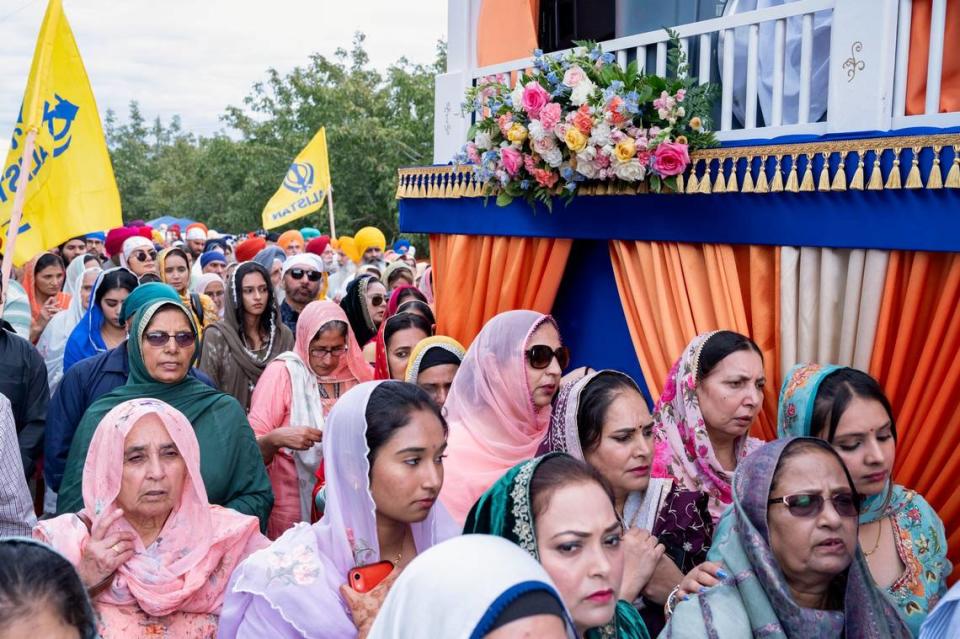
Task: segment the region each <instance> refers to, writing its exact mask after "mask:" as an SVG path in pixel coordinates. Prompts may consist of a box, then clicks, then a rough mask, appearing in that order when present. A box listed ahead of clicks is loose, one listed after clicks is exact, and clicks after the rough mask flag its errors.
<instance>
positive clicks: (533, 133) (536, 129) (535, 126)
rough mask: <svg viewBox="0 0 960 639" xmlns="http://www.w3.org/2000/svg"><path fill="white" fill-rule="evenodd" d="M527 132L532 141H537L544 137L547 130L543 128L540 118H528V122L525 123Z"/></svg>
mask: <svg viewBox="0 0 960 639" xmlns="http://www.w3.org/2000/svg"><path fill="white" fill-rule="evenodd" d="M527 134H528V135H529V136H530V138H531V139H532V140H533V141H534V142H537V141H539V140H542V139H543V138H545V137H546V135H547V132H546V131H544V130H543V124H542V123H541V122H540V120H530V124H528V125H527Z"/></svg>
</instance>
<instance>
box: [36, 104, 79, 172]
mask: <svg viewBox="0 0 960 639" xmlns="http://www.w3.org/2000/svg"><path fill="white" fill-rule="evenodd" d="M53 97H54V99H56V101H57V102H56V104H54V105H53V106H52V107H51V106H50V102H49V101H44V103H43V123H42V124H43V126H45V127H46V128H47V131H49V133H50V135H51V136H52V137H53V142H54V147H53V157H57V156H59V155H60V154H61V153H63V152H64V151H66V150H67V149H68V148H69V147H70V142H71V140H73V136H72V135H70V127H72V126H73V121H74V120H75V119H76V118H77V111H79V110H80V107H78V106H77V105H76V104H73V103H72V102H70V101H69V100H64V99H63V98H61V97H60V96H59V95H56V94H54V96H53Z"/></svg>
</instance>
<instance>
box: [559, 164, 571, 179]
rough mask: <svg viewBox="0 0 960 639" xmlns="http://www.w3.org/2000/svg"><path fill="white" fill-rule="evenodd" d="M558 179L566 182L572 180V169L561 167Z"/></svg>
mask: <svg viewBox="0 0 960 639" xmlns="http://www.w3.org/2000/svg"><path fill="white" fill-rule="evenodd" d="M560 177H562V178H563V179H564V180H567V181H570V180H572V179H573V169H571V168H570V167H569V166H565V167H563V168H562V169H560Z"/></svg>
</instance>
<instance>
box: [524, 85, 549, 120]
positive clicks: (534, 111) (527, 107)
mask: <svg viewBox="0 0 960 639" xmlns="http://www.w3.org/2000/svg"><path fill="white" fill-rule="evenodd" d="M549 101H550V94H549V93H547V90H546V89H544V88H543V87H542V86H540V83H539V82H536V81H535V80H531V81H530V82H527V84H526V85H524V87H523V99H522V102H523V110H524V111H526V112H527V115H529V116H530V117H531V118H535V117H537V116H539V115H540V109H542V108H543V107H544V106H546V104H547V102H549Z"/></svg>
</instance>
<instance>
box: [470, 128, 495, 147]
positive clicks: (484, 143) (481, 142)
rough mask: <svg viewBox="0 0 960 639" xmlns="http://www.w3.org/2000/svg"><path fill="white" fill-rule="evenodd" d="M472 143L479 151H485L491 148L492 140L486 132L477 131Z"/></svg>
mask: <svg viewBox="0 0 960 639" xmlns="http://www.w3.org/2000/svg"><path fill="white" fill-rule="evenodd" d="M473 143H474V144H476V145H477V148H478V149H480V150H481V151H486V150H488V149H490V148H491V147H492V146H493V140H491V139H490V134H489V133H487V132H486V131H477V135H476V136H474V138H473Z"/></svg>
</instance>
